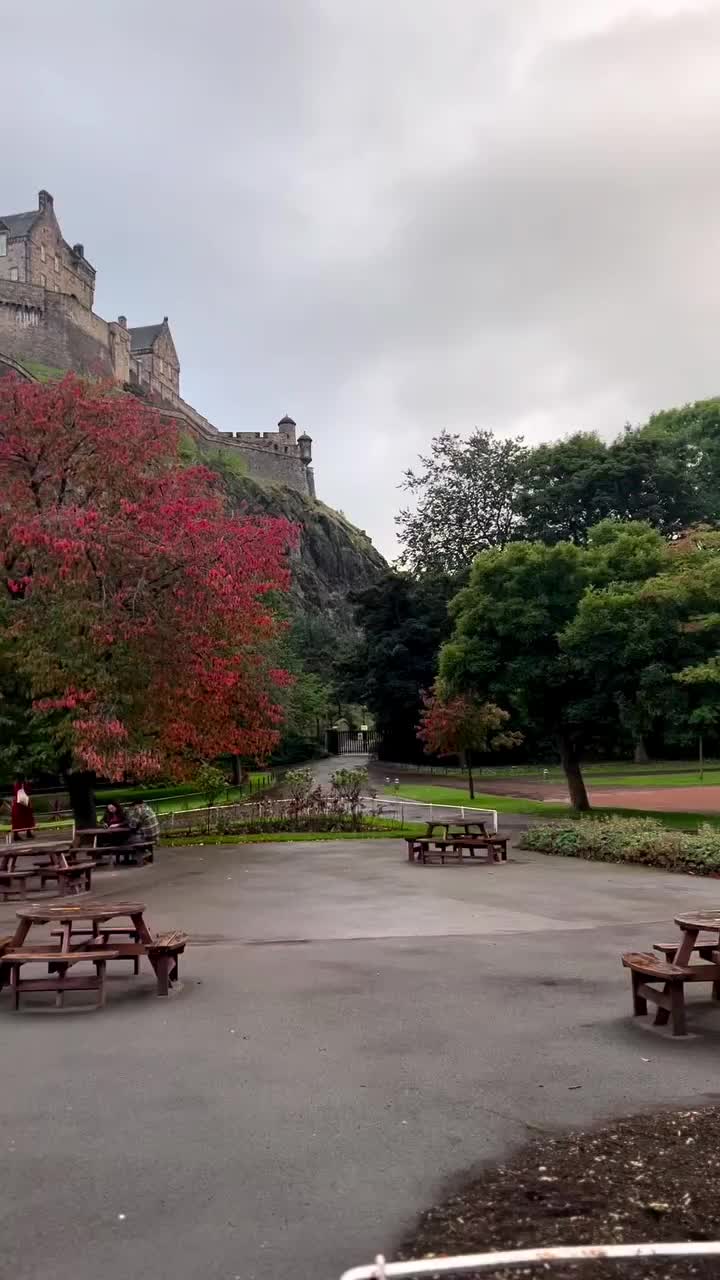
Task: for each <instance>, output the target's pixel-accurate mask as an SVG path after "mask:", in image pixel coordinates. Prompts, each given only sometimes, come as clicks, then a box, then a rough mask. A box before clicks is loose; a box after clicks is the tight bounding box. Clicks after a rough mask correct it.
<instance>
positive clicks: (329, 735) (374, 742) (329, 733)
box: [325, 729, 380, 756]
mask: <svg viewBox="0 0 720 1280" xmlns="http://www.w3.org/2000/svg"><path fill="white" fill-rule="evenodd" d="M379 745H380V734H379V733H376V732H375V730H374V729H326V731H325V747H326V749H327V750H328V751H329V752H330V755H331V756H366V755H368V754H370V753H372V752H373V751H377V749H378V746H379Z"/></svg>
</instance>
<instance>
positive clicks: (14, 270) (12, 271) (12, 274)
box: [10, 267, 18, 280]
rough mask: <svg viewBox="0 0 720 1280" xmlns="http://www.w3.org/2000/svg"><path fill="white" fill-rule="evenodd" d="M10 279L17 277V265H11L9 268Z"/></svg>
mask: <svg viewBox="0 0 720 1280" xmlns="http://www.w3.org/2000/svg"><path fill="white" fill-rule="evenodd" d="M10 279H11V280H17V279H18V269H17V267H11V268H10Z"/></svg>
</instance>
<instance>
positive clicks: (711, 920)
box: [673, 911, 720, 976]
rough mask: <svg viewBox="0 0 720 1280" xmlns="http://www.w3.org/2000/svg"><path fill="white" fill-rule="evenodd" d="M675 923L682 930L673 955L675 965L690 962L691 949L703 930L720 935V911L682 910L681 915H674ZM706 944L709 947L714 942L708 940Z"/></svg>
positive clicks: (695, 945) (693, 948)
mask: <svg viewBox="0 0 720 1280" xmlns="http://www.w3.org/2000/svg"><path fill="white" fill-rule="evenodd" d="M675 923H676V925H677V926H678V928H679V929H680V930H681V931H682V940H681V942H680V946H679V947H678V949H677V951H676V952H675V956H674V957H673V964H676V965H688V964H689V963H690V958H691V956H692V954H693V951H695V949H696V948H697V946H698V935H699V934H701V933H703V931H705V932H707V933H714V934H716V936H718V937H720V912H718V911H688V912H683V914H682V915H680V916H675ZM700 945H702V944H700ZM706 945H707V946H708V947H710V946H711V945H713V946H714V945H715V944H710V943H709V942H708V943H707V944H706ZM718 976H720V974H719V975H718Z"/></svg>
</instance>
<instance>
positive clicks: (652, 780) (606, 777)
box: [584, 769, 720, 789]
mask: <svg viewBox="0 0 720 1280" xmlns="http://www.w3.org/2000/svg"><path fill="white" fill-rule="evenodd" d="M584 772H585V773H586V776H587V778H588V781H589V782H590V783H591V784H592V786H593V787H601V786H603V784H606V785H607V786H613V787H638V788H639V789H642V788H643V787H720V770H717V769H716V770H706V771H705V773H704V774H703V776H702V778H701V777H700V774H699V773H664V772H663V771H662V770H660V771H659V772H658V773H647V774H644V773H639V772H638V773H609V774H592V773H590V774H588V773H587V770H585V771H584Z"/></svg>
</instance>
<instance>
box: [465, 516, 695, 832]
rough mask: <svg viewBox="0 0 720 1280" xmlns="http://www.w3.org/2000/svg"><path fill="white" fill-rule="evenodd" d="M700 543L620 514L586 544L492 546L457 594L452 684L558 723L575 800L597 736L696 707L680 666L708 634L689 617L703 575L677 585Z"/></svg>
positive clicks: (524, 721) (527, 723) (581, 803)
mask: <svg viewBox="0 0 720 1280" xmlns="http://www.w3.org/2000/svg"><path fill="white" fill-rule="evenodd" d="M694 554H695V555H696V554H697V553H694V552H693V551H692V550H689V551H688V552H687V553H685V554H683V552H681V551H676V552H673V551H672V549H671V548H669V547H668V545H667V544H666V543H665V542H664V541H663V539H662V538H661V537H660V535H659V534H658V533H657V532H656V531H654V530H652V529H651V528H650V527H649V526H648V525H646V524H642V523H630V524H628V523H626V524H618V523H615V522H612V521H606V522H603V523H601V524H600V525H599V526H597V527H596V528H595V529H593V530H591V531H590V534H589V538H588V543H587V546H585V547H578V546H576V545H575V544H574V543H571V542H558V543H555V544H553V545H549V546H548V545H546V544H544V543H513V544H511V545H509V546H508V547H506V548H505V549H504V550H502V551H487V552H484V553H483V554H481V555H480V556H478V558H477V559H476V561H475V564H474V565H473V568H472V571H471V574H470V581H469V583H468V586H467V587H466V588H464V590H463V591H461V592H460V593H459V595H458V596H457V598H456V599H455V601H453V603H452V605H451V612H452V614H453V617H454V621H455V627H454V631H453V634H452V637H451V638H450V640H448V641H447V642H446V644H445V645H444V647H443V649H442V650H441V654H440V675H441V677H442V678H443V679H444V681H445V682H446V684H447V686H448V688H449V689H450V690H451V691H453V692H455V693H472V694H473V695H474V696H476V697H480V698H488V699H491V700H493V701H497V702H498V703H500V704H501V705H502V706H505V707H507V708H508V709H509V710H510V712H511V713H512V716H513V724H516V725H517V726H518V728H519V729H521V730H525V731H527V730H529V731H530V732H532V733H535V734H538V733H541V732H542V731H548V732H551V733H552V734H553V735H554V736H555V739H556V741H557V746H558V750H559V753H560V758H561V761H562V763H563V767H564V768H565V772H566V776H567V779H568V787H569V790H570V795H571V799H572V802H573V804H574V805H575V807H576V808H578V809H584V808H587V807H588V799H587V794H586V791H585V786H584V782H583V779H582V773H581V768H580V762H581V759H582V756H583V753H584V752H585V751H586V750H587V748H588V747H589V746H590V745H600V744H602V743H603V742H607V740H608V739H609V738H613V737H615V738H617V734H618V726H619V725H621V724H623V723H624V725H625V727H626V729H629V730H630V731H631V732H632V733H633V734H634V735H637V734H638V733H642V732H644V731H645V730H646V729H647V727H648V724H651V723H652V721H653V719H654V718H656V717H658V716H661V715H663V714H664V713H665V712H666V711H667V709H668V707H671V706H672V708H673V714H675V715H676V716H682V715H683V714H684V715H685V717H687V716H688V715H689V714H690V712H691V707H690V706H689V705H688V704H687V703H686V704H685V705H683V704H682V695H681V692H680V690H679V689H678V686H677V684H676V683H675V677H676V675H678V674H679V673H680V672H681V671H682V670H683V669H684V667H685V664H686V663H688V662H689V661H691V658H692V655H693V654H695V655H697V653H698V649H699V648H700V649H701V648H702V647H703V643H706V639H705V629H704V627H703V626H702V625H701V624H697V625H695V626H689V625H688V623H689V619H690V616H691V613H692V609H693V607H694V608H697V607H698V604H699V602H700V600H701V598H702V596H701V593H700V594H699V593H698V584H697V583H696V584H695V588H696V589H695V593H694V594H693V592H692V590H691V589H690V588H689V587H687V589H686V590H683V588H682V586H681V583H682V581H683V576H684V575H685V576H686V575H688V574H690V575H691V577H692V576H693V575H694V573H695V571H696V570H695V569H693V568H692V565H693V563H694V561H693V555H694ZM719 563H720V562H719ZM673 704H674V705H673Z"/></svg>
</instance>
